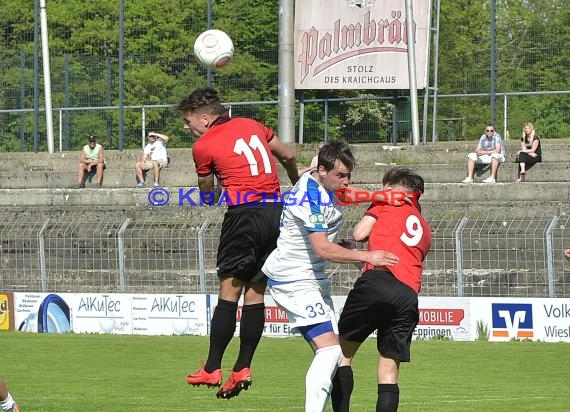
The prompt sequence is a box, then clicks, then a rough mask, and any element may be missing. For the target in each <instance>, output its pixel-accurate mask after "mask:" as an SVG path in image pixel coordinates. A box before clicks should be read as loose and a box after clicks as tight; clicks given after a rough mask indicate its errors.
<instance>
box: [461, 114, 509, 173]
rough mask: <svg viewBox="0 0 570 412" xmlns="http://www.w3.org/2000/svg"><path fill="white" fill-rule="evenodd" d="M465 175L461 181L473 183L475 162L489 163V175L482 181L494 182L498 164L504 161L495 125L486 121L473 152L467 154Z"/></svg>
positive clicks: (501, 143) (503, 153)
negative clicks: (483, 131) (483, 130)
mask: <svg viewBox="0 0 570 412" xmlns="http://www.w3.org/2000/svg"><path fill="white" fill-rule="evenodd" d="M467 158H468V159H469V160H468V161H467V177H466V178H465V179H463V181H462V182H461V183H473V173H474V172H475V164H476V163H477V164H491V176H489V177H488V178H486V179H484V180H483V183H495V182H496V181H497V170H498V169H499V164H501V163H503V162H504V161H505V145H504V143H503V139H501V135H500V134H499V133H497V131H496V128H495V125H494V124H492V123H487V125H486V126H485V133H484V134H483V135H481V138H480V139H479V144H478V145H477V148H476V149H475V151H474V152H471V153H469V155H468V156H467Z"/></svg>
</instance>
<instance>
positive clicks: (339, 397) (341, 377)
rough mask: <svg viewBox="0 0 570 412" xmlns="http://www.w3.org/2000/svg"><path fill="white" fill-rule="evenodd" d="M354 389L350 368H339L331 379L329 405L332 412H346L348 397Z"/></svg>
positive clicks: (348, 404) (347, 409)
mask: <svg viewBox="0 0 570 412" xmlns="http://www.w3.org/2000/svg"><path fill="white" fill-rule="evenodd" d="M353 388H354V375H353V374H352V368H351V367H350V366H340V367H339V368H338V369H337V370H336V374H335V375H334V378H333V387H332V392H331V403H332V408H333V411H334V412H348V411H349V406H350V395H352V389H353Z"/></svg>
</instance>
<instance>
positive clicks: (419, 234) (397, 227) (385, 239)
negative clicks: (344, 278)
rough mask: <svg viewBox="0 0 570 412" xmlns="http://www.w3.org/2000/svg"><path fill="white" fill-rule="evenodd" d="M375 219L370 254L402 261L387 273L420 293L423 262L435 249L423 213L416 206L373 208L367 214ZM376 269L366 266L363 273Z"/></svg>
mask: <svg viewBox="0 0 570 412" xmlns="http://www.w3.org/2000/svg"><path fill="white" fill-rule="evenodd" d="M365 214H366V215H368V216H371V217H374V218H375V219H376V223H375V224H374V226H373V228H372V231H371V232H370V236H369V238H368V250H385V251H387V252H392V253H394V254H395V255H396V256H398V257H399V258H400V260H399V262H398V263H397V264H395V265H394V266H390V267H387V270H389V271H390V272H392V274H393V275H394V276H395V277H396V278H397V279H398V280H399V281H400V282H402V283H404V284H406V285H408V286H409V287H411V288H412V289H413V290H415V291H416V293H419V292H420V288H421V284H422V270H423V261H424V259H425V257H426V255H427V253H428V251H429V248H430V245H431V237H432V233H431V229H430V227H429V225H428V223H427V222H426V221H425V219H424V217H423V216H422V214H421V213H420V211H419V210H418V209H417V208H416V207H415V206H412V205H408V204H406V205H403V206H398V207H396V206H390V205H372V206H370V208H368V210H367V211H366V213H365ZM369 269H373V267H372V266H371V265H370V264H365V265H364V269H363V270H365V271H366V270H369Z"/></svg>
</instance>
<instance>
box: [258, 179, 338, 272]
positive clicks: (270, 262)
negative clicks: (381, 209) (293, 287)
mask: <svg viewBox="0 0 570 412" xmlns="http://www.w3.org/2000/svg"><path fill="white" fill-rule="evenodd" d="M338 203H339V200H338V198H337V197H336V195H335V194H334V193H328V192H327V191H326V190H325V189H324V188H323V187H322V186H321V185H320V184H319V183H318V182H317V181H316V180H315V178H314V177H313V176H312V174H311V173H305V174H303V175H302V176H301V178H300V179H299V181H298V182H297V184H295V186H294V187H293V189H292V190H291V192H288V197H287V199H286V200H285V201H284V207H283V213H282V214H281V228H280V233H279V239H278V240H277V248H276V249H275V250H274V251H273V252H272V253H271V254H270V255H269V257H268V258H267V260H266V261H265V264H264V265H263V268H262V270H263V272H264V273H265V274H266V275H267V276H268V277H269V279H271V280H274V281H279V282H289V281H294V280H300V279H322V278H325V277H326V276H325V265H326V261H325V260H324V259H320V258H318V257H317V256H316V255H315V253H314V251H313V248H312V246H311V241H310V240H309V237H308V236H309V234H310V233H311V232H326V233H327V234H328V239H329V241H331V242H332V241H334V238H335V236H336V234H337V233H338V232H339V231H340V229H341V227H342V214H343V206H340V205H338Z"/></svg>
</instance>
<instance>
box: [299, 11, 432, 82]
mask: <svg viewBox="0 0 570 412" xmlns="http://www.w3.org/2000/svg"><path fill="white" fill-rule="evenodd" d="M412 5H413V31H414V36H415V62H416V83H417V88H419V89H423V88H425V87H426V84H427V68H428V48H429V27H430V11H431V1H430V0H412ZM294 65H295V66H294V67H295V88H296V89H409V88H410V83H409V79H408V76H409V75H408V36H407V33H406V8H405V0H391V1H381V0H361V1H356V0H297V1H296V2H295V34H294Z"/></svg>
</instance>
